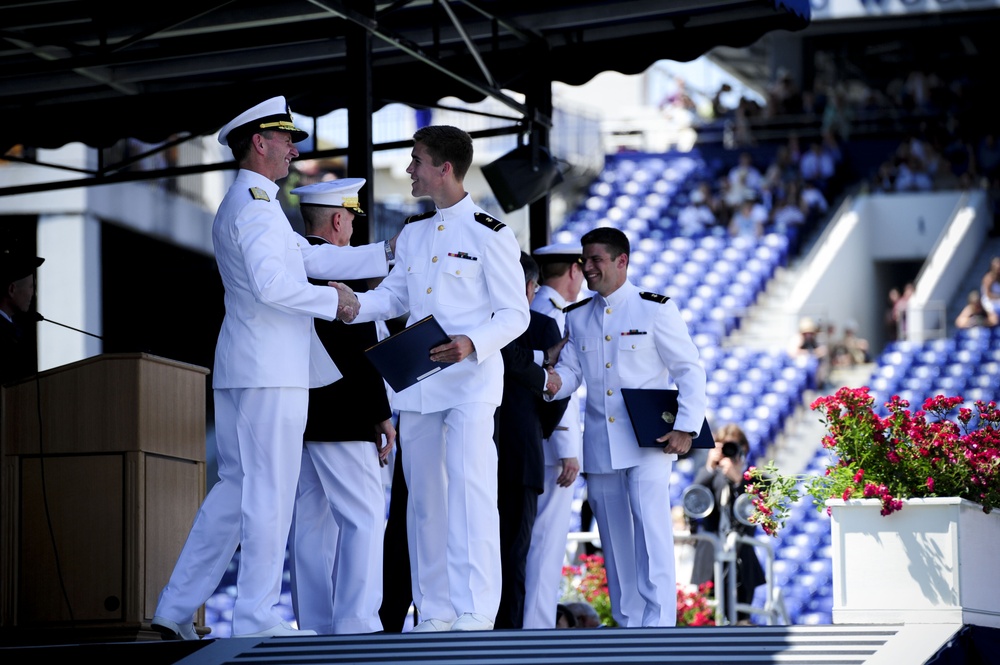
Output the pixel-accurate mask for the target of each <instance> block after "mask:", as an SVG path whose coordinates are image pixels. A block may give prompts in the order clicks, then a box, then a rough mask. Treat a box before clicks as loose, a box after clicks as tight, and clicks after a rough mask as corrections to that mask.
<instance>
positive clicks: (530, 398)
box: [495, 252, 569, 628]
mask: <svg viewBox="0 0 1000 665" xmlns="http://www.w3.org/2000/svg"><path fill="white" fill-rule="evenodd" d="M521 268H522V270H523V271H524V283H525V295H526V297H527V299H528V305H529V306H530V305H531V301H532V300H534V298H535V291H536V289H538V264H537V263H535V260H534V259H533V258H531V256H529V255H528V254H526V253H525V252H521ZM530 315H531V320H530V321H529V322H528V329H527V330H525V331H524V332H523V333H521V335H520V336H518V337H517V338H516V339H515V340H514V341H513V342H511V343H509V344H508V345H507V346H505V347H504V348H503V349H502V350H501V353H502V354H503V362H504V385H503V400H502V401H501V402H500V408H499V409H498V410H497V425H496V439H497V457H498V474H497V481H498V484H497V488H498V493H497V494H498V501H497V506H498V508H499V512H500V563H501V569H502V571H503V583H502V586H501V590H500V610H499V611H498V613H497V620H496V626H495V627H496V628H522V627H523V624H524V598H525V571H526V563H527V559H528V549H529V546H530V545H531V531H532V528H533V527H534V524H535V515H536V513H537V511H538V495H539V494H541V493H542V491H543V489H544V476H545V458H544V455H543V454H542V439H543V438H547V437H549V436H551V434H552V431H553V430H554V429H555V426H556V424H557V423H558V422H559V419H560V418H561V417H562V415H563V412H564V411H565V410H566V405H567V403H568V401H569V400H568V398H567V399H564V400H560V401H558V402H546V401H545V400H544V398H543V397H542V392H543V391H544V390H545V381H546V377H547V375H548V373H547V372H546V371H545V370H544V369H543V368H542V364H543V362H544V358H545V351H546V350H547V349H548V348H549V347H551V346H553V345H555V344H556V343H558V342H559V339H560V335H559V326H558V325H557V324H556V321H555V319H553V318H552V317H550V316H546V315H545V314H540V313H539V312H535V311H531V312H530Z"/></svg>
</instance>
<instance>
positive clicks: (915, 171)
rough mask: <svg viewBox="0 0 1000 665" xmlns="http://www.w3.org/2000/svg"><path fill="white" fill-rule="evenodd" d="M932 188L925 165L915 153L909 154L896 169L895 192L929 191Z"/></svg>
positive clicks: (932, 183) (932, 184)
mask: <svg viewBox="0 0 1000 665" xmlns="http://www.w3.org/2000/svg"><path fill="white" fill-rule="evenodd" d="M933 188H934V182H933V181H932V180H931V175H930V173H929V172H928V170H927V165H926V164H925V163H924V161H923V160H922V159H920V158H919V157H917V155H916V154H911V155H910V156H909V157H908V158H907V159H906V160H905V161H903V162H902V163H901V164H900V165H899V167H898V168H897V169H896V184H895V189H896V191H897V192H929V191H931V190H932V189H933Z"/></svg>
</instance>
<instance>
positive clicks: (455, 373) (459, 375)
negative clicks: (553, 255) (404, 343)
mask: <svg viewBox="0 0 1000 665" xmlns="http://www.w3.org/2000/svg"><path fill="white" fill-rule="evenodd" d="M477 213H478V214H480V215H482V216H484V217H486V218H488V219H490V220H492V218H491V217H489V216H488V215H486V213H485V212H484V211H483V210H482V209H481V208H479V207H478V206H477V205H476V204H475V203H473V202H472V197H470V196H469V195H468V194H466V196H465V198H464V199H462V200H461V201H459V202H458V203H456V204H455V205H453V206H452V207H450V208H446V209H444V210H441V209H438V210H435V211H434V212H433V213H432V214H430V215H429V216H426V217H423V218H421V219H417V220H414V221H411V222H410V223H408V224H406V225H405V226H404V227H403V230H402V232H401V233H400V234H399V238H398V239H397V240H396V265H395V266H394V267H393V269H392V271H391V272H390V273H389V276H388V277H386V278H385V279H384V280H383V281H382V283H381V284H379V285H378V286H377V287H376V288H375V289H373V290H371V291H367V292H365V293H359V294H357V295H358V300H359V301H360V302H361V312H360V313H359V314H358V317H357V319H356V321H357V322H362V321H374V320H376V319H391V318H395V317H397V316H400V315H402V314H404V313H406V312H407V311H408V312H409V313H410V316H409V318H408V320H407V323H406V325H411V324H413V323H415V322H416V321H419V320H420V319H423V318H424V317H426V316H428V315H429V314H433V315H434V318H435V319H437V321H438V323H440V324H441V327H442V328H443V329H444V331H445V332H446V333H448V334H449V335H466V336H468V337H469V339H471V340H472V343H473V344H474V345H475V348H476V350H475V352H474V353H473V354H472V355H470V356H469V357H468V358H466V359H465V360H463V361H462V362H459V363H455V364H454V365H452V366H450V367H447V368H445V369H444V370H442V371H440V372H438V373H437V374H435V375H433V376H431V377H429V378H427V379H424V380H423V381H420V382H418V383H416V384H415V385H413V386H410V387H409V388H407V389H406V390H403V391H402V392H399V393H397V394H396V395H395V396H394V397H393V403H392V405H393V408H394V409H398V410H399V411H415V412H417V413H432V412H435V411H441V410H444V409H448V408H451V407H453V406H455V405H458V404H466V403H470V402H485V403H488V404H493V405H495V406H499V405H500V400H501V398H502V396H503V359H502V358H501V357H500V349H501V348H502V347H503V346H504V345H506V344H507V343H508V342H510V341H511V340H512V339H515V338H516V337H517V336H518V335H520V334H521V333H522V332H524V331H525V330H526V329H527V327H528V318H529V316H528V301H527V300H526V299H525V297H524V274H523V272H521V271H520V258H519V257H520V253H521V249H520V247H519V246H518V244H517V239H516V238H515V237H514V233H513V231H511V230H510V229H509V228H507V227H505V226H502V225H501V226H502V228H499V230H494V228H493V225H488V224H483V223H478V222H476V221H474V216H475V215H476V214H477ZM492 221H493V222H495V223H496V224H499V222H496V220H492ZM514 268H517V270H515V269H514Z"/></svg>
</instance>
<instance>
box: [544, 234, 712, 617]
mask: <svg viewBox="0 0 1000 665" xmlns="http://www.w3.org/2000/svg"><path fill="white" fill-rule="evenodd" d="M581 244H582V245H583V274H584V277H585V278H586V280H587V287H588V288H589V289H591V290H592V291H596V292H597V295H595V296H594V297H592V298H587V299H586V300H581V301H580V302H578V303H576V304H574V305H570V306H569V307H567V308H566V329H567V330H568V331H569V342H568V343H567V344H566V346H565V347H564V348H563V349H562V352H561V353H560V355H559V361H558V363H557V364H556V366H555V368H554V371H553V372H552V373H551V374H550V381H549V386H548V389H547V390H548V392H549V393H551V394H552V398H553V399H561V398H564V397H568V396H569V395H570V394H572V392H573V391H574V390H576V389H577V388H578V387H579V386H580V385H581V383H582V382H584V381H586V383H587V400H586V410H585V416H584V430H583V471H584V474H585V477H586V479H587V500H588V501H589V502H590V505H591V507H592V508H593V509H594V517H595V518H596V520H597V527H598V530H599V532H600V534H601V545H602V547H603V550H604V555H605V565H606V567H607V573H608V591H609V595H610V597H611V610H612V614H613V615H614V617H615V620H616V621H617V622H618V625H620V626H622V627H634V626H673V625H675V624H676V620H677V586H676V582H675V579H676V574H675V570H674V539H673V527H672V520H671V519H670V472H671V469H672V466H673V461H674V460H675V459H676V458H677V455H679V454H683V453H685V452H687V451H688V450H689V449H690V448H691V440H692V437H694V436H696V435H697V434H698V432H699V431H700V430H701V426H702V423H703V422H704V419H705V407H706V397H705V370H704V368H703V367H702V365H701V362H700V360H699V357H698V348H697V347H696V346H695V345H694V342H692V341H691V337H690V335H689V334H688V329H687V325H686V324H685V323H684V319H682V318H681V315H680V311H679V310H678V309H677V306H676V305H674V303H673V302H671V301H670V299H669V298H667V297H666V296H661V295H657V294H655V293H646V292H643V291H639V289H637V288H636V287H635V286H634V285H633V284H632V283H631V282H629V281H628V278H627V271H628V260H629V243H628V238H627V237H626V236H625V234H624V233H622V232H621V231H619V230H618V229H614V228H598V229H594V230H593V231H590V232H588V233H586V234H584V236H583V238H581ZM673 384H676V387H677V389H678V391H679V396H678V402H679V408H678V413H677V416H676V420H675V421H674V429H673V430H672V431H671V432H670V433H669V434H665V435H664V436H662V437H660V438H659V439H657V440H658V441H660V442H662V443H663V444H664V448H663V449H662V450H661V449H659V448H640V447H639V444H638V443H637V442H636V438H635V434H634V432H633V430H632V423H631V421H630V420H629V417H628V412H627V411H626V409H625V400H624V399H623V398H622V395H621V389H622V388H671V387H673Z"/></svg>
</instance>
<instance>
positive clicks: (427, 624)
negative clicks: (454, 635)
mask: <svg viewBox="0 0 1000 665" xmlns="http://www.w3.org/2000/svg"><path fill="white" fill-rule="evenodd" d="M449 629H451V622H450V621H444V620H442V619H424V620H423V621H421V622H420V623H418V624H417V625H416V626H414V627H413V630H411V631H410V632H411V633H440V632H441V631H445V630H449Z"/></svg>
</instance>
